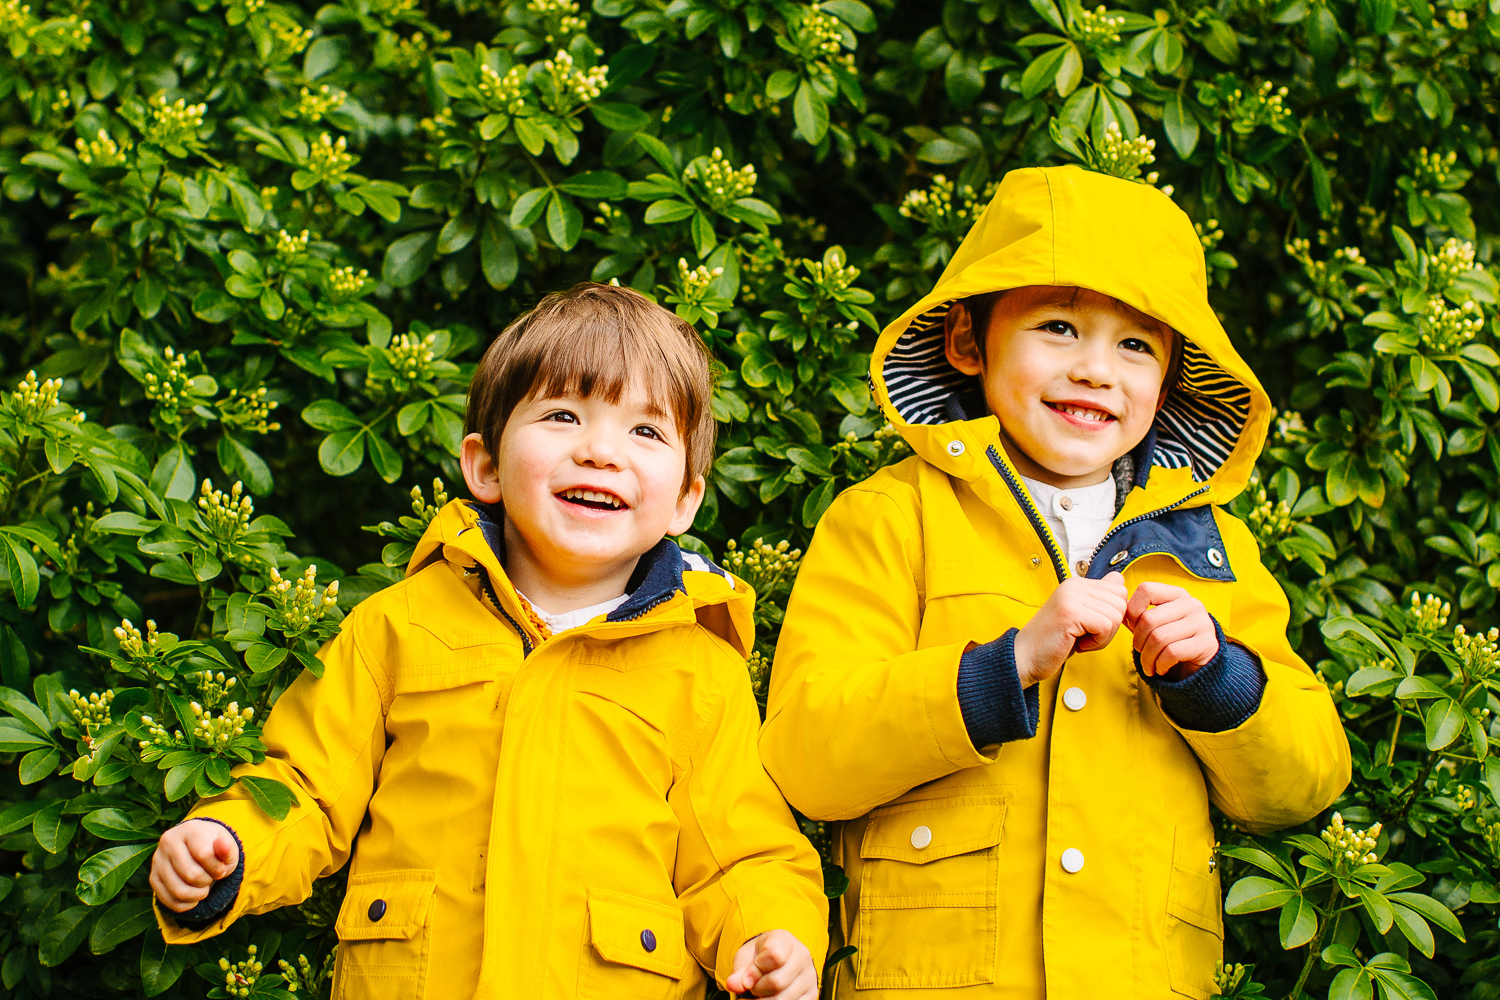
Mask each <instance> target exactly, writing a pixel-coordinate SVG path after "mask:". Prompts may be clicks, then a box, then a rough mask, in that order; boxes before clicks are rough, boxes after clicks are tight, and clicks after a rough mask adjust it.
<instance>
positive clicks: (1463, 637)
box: [1453, 625, 1500, 681]
mask: <svg viewBox="0 0 1500 1000" xmlns="http://www.w3.org/2000/svg"><path fill="white" fill-rule="evenodd" d="M1453 651H1454V652H1455V653H1457V654H1458V658H1459V659H1460V660H1461V661H1463V671H1464V675H1465V676H1466V677H1468V678H1469V679H1470V680H1475V681H1482V680H1486V679H1488V678H1489V677H1490V676H1491V675H1492V674H1494V672H1495V668H1496V667H1500V628H1492V629H1490V630H1489V631H1488V632H1480V633H1478V634H1477V635H1470V634H1469V633H1468V632H1466V631H1465V630H1464V627H1463V626H1462V625H1459V626H1458V627H1456V628H1455V629H1454V630H1453Z"/></svg>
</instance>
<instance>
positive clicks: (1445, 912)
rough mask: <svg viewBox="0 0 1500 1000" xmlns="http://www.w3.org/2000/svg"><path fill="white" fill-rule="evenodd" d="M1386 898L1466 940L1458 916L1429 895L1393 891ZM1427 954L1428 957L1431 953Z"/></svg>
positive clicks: (1461, 939)
mask: <svg viewBox="0 0 1500 1000" xmlns="http://www.w3.org/2000/svg"><path fill="white" fill-rule="evenodd" d="M1387 898H1388V899H1390V900H1391V902H1393V903H1400V904H1401V905H1402V906H1405V907H1407V908H1409V909H1412V910H1415V911H1416V912H1418V913H1420V914H1421V915H1422V916H1424V917H1426V918H1427V919H1428V920H1430V921H1432V922H1433V923H1434V924H1437V925H1438V926H1439V927H1441V928H1442V929H1443V930H1445V931H1447V932H1448V933H1449V934H1452V935H1453V936H1454V937H1456V938H1458V939H1459V940H1460V941H1467V940H1468V938H1466V937H1464V929H1463V925H1461V924H1460V923H1459V922H1458V917H1456V916H1454V914H1453V911H1452V910H1450V909H1448V907H1446V906H1444V905H1443V904H1442V903H1439V902H1438V901H1437V900H1435V899H1433V898H1432V897H1431V896H1425V895H1423V894H1422V893H1419V892H1393V893H1390V894H1389V895H1388V897H1387ZM1427 954H1428V955H1429V957H1430V956H1431V954H1432V953H1431V952H1428V953H1427Z"/></svg>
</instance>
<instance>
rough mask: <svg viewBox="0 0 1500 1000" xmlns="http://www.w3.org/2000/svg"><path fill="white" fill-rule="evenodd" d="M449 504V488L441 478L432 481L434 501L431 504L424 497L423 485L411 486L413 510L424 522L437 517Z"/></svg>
mask: <svg viewBox="0 0 1500 1000" xmlns="http://www.w3.org/2000/svg"><path fill="white" fill-rule="evenodd" d="M447 504H448V488H447V487H446V486H444V485H443V481H442V480H441V479H434V480H433V481H432V503H430V504H429V503H428V502H427V501H426V500H424V499H423V498H422V487H420V486H413V487H412V488H411V512H412V513H413V514H415V515H417V517H418V518H419V519H421V521H422V523H423V524H427V523H429V522H430V521H431V520H432V519H433V518H434V517H437V513H438V511H440V510H442V509H443V507H445V506H447Z"/></svg>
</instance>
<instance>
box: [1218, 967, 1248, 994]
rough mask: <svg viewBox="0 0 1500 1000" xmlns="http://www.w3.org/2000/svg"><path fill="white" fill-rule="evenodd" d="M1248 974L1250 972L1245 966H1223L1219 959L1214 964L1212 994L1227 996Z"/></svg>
mask: <svg viewBox="0 0 1500 1000" xmlns="http://www.w3.org/2000/svg"><path fill="white" fill-rule="evenodd" d="M1249 974H1250V970H1249V968H1247V967H1246V966H1243V965H1225V964H1224V962H1223V960H1222V959H1220V960H1219V961H1218V962H1215V963H1214V993H1215V994H1217V995H1219V996H1229V995H1230V994H1231V991H1232V990H1234V988H1235V987H1237V986H1239V985H1240V983H1242V982H1244V979H1245V977H1246V976H1247V975H1249Z"/></svg>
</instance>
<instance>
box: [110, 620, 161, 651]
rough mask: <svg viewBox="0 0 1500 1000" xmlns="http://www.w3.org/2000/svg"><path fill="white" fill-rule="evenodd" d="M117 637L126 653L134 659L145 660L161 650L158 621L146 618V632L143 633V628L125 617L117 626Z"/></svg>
mask: <svg viewBox="0 0 1500 1000" xmlns="http://www.w3.org/2000/svg"><path fill="white" fill-rule="evenodd" d="M115 638H116V639H118V640H119V642H120V649H121V651H122V652H124V654H125V655H126V656H128V657H130V658H131V659H134V660H144V659H150V658H151V657H154V656H155V655H156V654H157V653H158V652H160V650H159V648H158V647H159V646H160V643H161V637H160V636H159V635H158V634H157V632H156V622H155V621H152V620H151V619H149V618H148V619H147V620H146V634H145V635H141V630H140V629H138V628H136V627H135V626H134V625H132V624H130V619H129V618H125V619H122V620H121V621H120V624H119V625H117V626H116V627H115Z"/></svg>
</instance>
